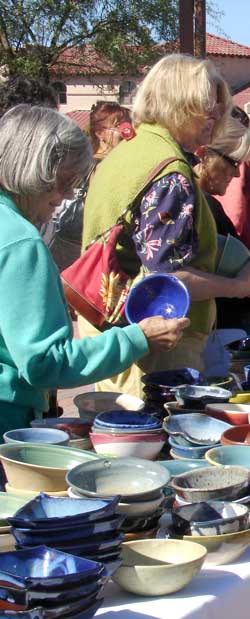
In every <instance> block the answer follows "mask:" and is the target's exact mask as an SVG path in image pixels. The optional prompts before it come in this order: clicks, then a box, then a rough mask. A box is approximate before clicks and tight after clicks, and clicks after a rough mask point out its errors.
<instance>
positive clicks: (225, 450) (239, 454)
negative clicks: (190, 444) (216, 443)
mask: <svg viewBox="0 0 250 619" xmlns="http://www.w3.org/2000/svg"><path fill="white" fill-rule="evenodd" d="M205 459H206V461H207V462H209V464H210V465H211V464H215V465H216V466H226V465H236V466H243V467H245V468H248V469H250V445H249V446H247V445H221V446H220V447H213V448H212V449H208V451H207V452H206V454H205Z"/></svg>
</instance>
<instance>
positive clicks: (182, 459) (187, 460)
mask: <svg viewBox="0 0 250 619" xmlns="http://www.w3.org/2000/svg"><path fill="white" fill-rule="evenodd" d="M169 455H170V457H171V458H172V459H173V460H174V461H176V460H180V461H181V462H190V461H191V462H194V463H195V464H198V463H199V462H205V456H204V457H203V458H192V457H191V458H184V457H183V456H178V455H177V454H176V453H175V451H174V449H170V451H169Z"/></svg>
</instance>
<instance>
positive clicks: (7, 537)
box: [0, 531, 15, 562]
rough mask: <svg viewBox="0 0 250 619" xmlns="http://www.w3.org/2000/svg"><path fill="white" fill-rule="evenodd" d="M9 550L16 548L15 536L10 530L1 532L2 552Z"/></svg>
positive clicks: (0, 544)
mask: <svg viewBox="0 0 250 619" xmlns="http://www.w3.org/2000/svg"><path fill="white" fill-rule="evenodd" d="M9 550H15V537H14V535H13V534H12V533H11V532H10V531H9V532H8V533H1V535H0V553H1V552H7V551H9ZM0 562H1V555H0Z"/></svg>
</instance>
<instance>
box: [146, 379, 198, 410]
mask: <svg viewBox="0 0 250 619" xmlns="http://www.w3.org/2000/svg"><path fill="white" fill-rule="evenodd" d="M141 380H142V383H143V385H144V387H143V391H144V393H145V406H146V407H149V408H151V409H153V408H154V409H155V410H156V411H157V412H158V414H159V415H160V413H162V415H164V408H163V406H164V404H165V403H166V402H171V401H172V400H174V392H173V389H174V387H177V386H179V385H184V384H187V385H196V384H199V383H200V381H201V380H202V375H201V374H200V372H198V370H195V369H193V368H179V369H176V370H165V371H161V372H151V373H150V374H145V375H144V376H142V378H141Z"/></svg>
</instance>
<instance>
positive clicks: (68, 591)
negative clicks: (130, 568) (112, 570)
mask: <svg viewBox="0 0 250 619" xmlns="http://www.w3.org/2000/svg"><path fill="white" fill-rule="evenodd" d="M107 580H108V575H106V576H101V577H100V578H96V577H95V576H93V577H89V578H88V579H87V580H86V581H85V582H81V583H80V584H72V585H71V586H70V587H65V586H62V587H55V588H50V589H44V588H43V589H42V588H39V587H38V588H37V590H36V589H33V588H32V589H28V588H23V587H22V589H16V588H15V587H11V588H10V587H4V588H0V601H1V600H6V598H7V600H8V601H9V603H11V604H12V605H13V610H15V605H16V606H17V607H18V610H29V609H31V608H32V609H33V608H36V607H39V606H40V605H42V606H43V608H44V607H45V608H46V606H47V605H48V606H50V607H51V606H52V604H53V606H55V604H58V605H60V604H66V603H68V602H74V601H75V600H80V599H81V598H84V597H86V596H91V595H92V594H97V593H99V592H100V591H101V589H102V587H103V585H104V584H105V583H106V582H107ZM20 607H21V608H20ZM16 610H17V608H16Z"/></svg>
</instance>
